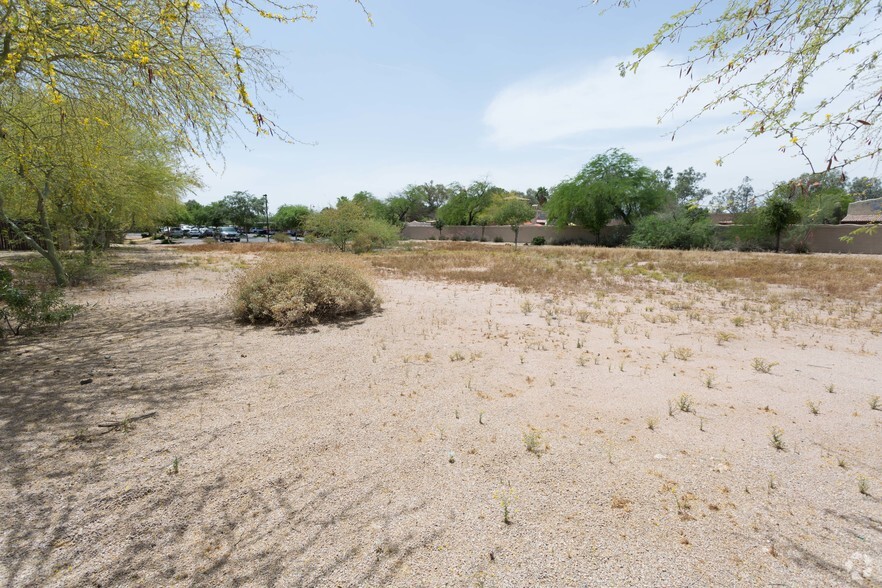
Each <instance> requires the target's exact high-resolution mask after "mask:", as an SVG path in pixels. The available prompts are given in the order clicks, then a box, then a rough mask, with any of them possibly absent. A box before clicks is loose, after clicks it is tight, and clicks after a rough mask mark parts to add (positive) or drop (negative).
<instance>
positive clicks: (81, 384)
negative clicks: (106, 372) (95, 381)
mask: <svg viewBox="0 0 882 588" xmlns="http://www.w3.org/2000/svg"><path fill="white" fill-rule="evenodd" d="M91 383H92V378H83V379H82V380H80V386H85V385H86V384H91Z"/></svg>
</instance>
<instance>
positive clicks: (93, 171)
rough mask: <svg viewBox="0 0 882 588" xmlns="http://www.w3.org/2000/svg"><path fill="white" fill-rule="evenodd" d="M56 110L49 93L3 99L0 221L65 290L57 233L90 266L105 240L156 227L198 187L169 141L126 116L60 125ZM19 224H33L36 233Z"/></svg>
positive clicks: (14, 94)
mask: <svg viewBox="0 0 882 588" xmlns="http://www.w3.org/2000/svg"><path fill="white" fill-rule="evenodd" d="M80 99H81V100H85V98H82V97H81V98H80ZM62 102H64V101H63V100H62ZM57 106H58V104H56V98H55V97H52V96H50V95H47V94H46V93H38V92H32V91H18V90H15V89H13V91H10V92H7V93H0V113H3V116H4V117H6V121H7V122H6V124H5V126H4V127H3V128H2V132H0V218H2V219H3V220H5V221H6V222H7V223H8V224H9V225H10V226H11V227H12V228H13V231H15V232H16V233H17V234H18V235H19V237H21V238H22V239H24V240H25V242H27V243H28V245H29V246H30V247H31V248H32V249H33V250H34V251H36V252H38V253H39V254H40V255H42V256H43V257H45V258H46V259H47V260H48V261H49V263H50V265H51V266H52V269H53V272H54V274H55V280H56V283H57V284H58V285H64V284H66V283H67V276H66V273H65V270H64V267H63V264H62V262H61V259H60V258H59V256H58V247H57V245H56V239H57V236H58V234H59V233H60V232H68V233H73V234H74V235H76V236H77V239H78V240H79V242H80V244H81V245H82V246H83V248H84V250H85V251H86V254H87V256H86V259H87V261H88V260H89V259H91V257H90V256H91V253H92V252H93V251H94V250H96V249H100V248H103V247H106V246H107V244H108V241H107V235H108V233H110V232H114V231H118V230H120V229H122V228H124V227H131V226H141V225H148V224H152V223H153V222H154V221H155V220H156V219H157V218H159V217H161V216H163V215H167V214H169V213H170V212H172V211H173V210H174V209H175V208H176V207H177V206H178V202H179V198H180V196H181V195H182V194H183V193H184V192H185V191H186V190H187V189H188V188H189V187H191V186H193V185H197V183H198V182H197V180H196V179H195V176H193V175H192V173H191V172H189V171H187V170H185V169H183V168H182V166H181V163H180V160H179V158H178V157H177V145H176V144H175V143H174V142H173V141H172V140H170V139H168V138H167V137H164V136H156V135H154V134H152V133H150V132H148V131H146V130H145V129H143V128H141V127H139V126H138V125H137V124H135V123H134V122H133V121H132V120H131V119H130V118H129V117H128V116H127V115H125V114H124V113H121V112H116V113H111V112H109V111H107V112H106V113H105V118H104V119H102V123H101V124H97V123H95V122H92V121H88V120H86V121H84V120H77V119H73V118H70V119H68V118H65V117H59V116H58V115H57ZM183 210H184V211H185V210H186V209H183ZM19 219H23V220H32V221H34V223H33V225H32V226H34V227H36V228H37V230H36V232H30V231H28V230H25V229H23V228H22V227H21V226H19V225H18V224H17V223H16V222H15V221H16V220H19Z"/></svg>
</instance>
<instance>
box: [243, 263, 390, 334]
mask: <svg viewBox="0 0 882 588" xmlns="http://www.w3.org/2000/svg"><path fill="white" fill-rule="evenodd" d="M368 275H369V274H368V271H367V269H366V267H365V266H364V265H362V264H360V263H358V261H357V260H354V259H352V258H351V257H348V256H344V255H334V254H327V253H325V254H323V253H306V254H303V255H300V254H298V255H296V256H295V255H290V254H288V255H273V256H268V257H267V258H266V259H264V260H263V261H262V262H261V263H260V264H259V265H257V266H255V267H254V268H252V269H249V270H248V271H246V272H245V273H243V274H242V275H240V276H239V278H238V279H237V280H236V282H235V283H234V284H233V287H232V288H231V290H230V297H231V298H232V303H233V311H234V313H235V315H236V316H237V317H238V318H240V319H242V320H247V321H250V322H252V323H260V322H271V323H275V324H277V325H280V326H286V327H287V326H295V325H303V324H314V323H318V322H321V321H328V320H334V319H337V318H343V317H351V316H356V315H360V314H366V313H370V312H373V311H375V310H377V309H379V307H380V298H379V297H378V296H377V294H376V292H375V291H374V287H373V284H372V282H371V280H370V278H369V277H368Z"/></svg>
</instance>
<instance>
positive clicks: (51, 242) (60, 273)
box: [37, 175, 67, 286]
mask: <svg viewBox="0 0 882 588" xmlns="http://www.w3.org/2000/svg"><path fill="white" fill-rule="evenodd" d="M48 198H49V176H48V175H47V176H46V180H45V181H44V182H43V189H42V191H40V192H39V194H38V197H37V212H38V213H39V215H40V228H41V229H42V230H43V240H44V241H45V243H46V249H45V253H41V255H43V257H45V258H46V259H48V260H49V263H50V265H52V271H53V272H54V273H55V283H56V284H57V285H58V286H67V274H66V273H64V267H62V265H61V260H60V259H58V252H57V251H56V250H55V236H54V235H53V234H52V228H51V227H50V226H49V217H48V216H47V215H46V200H47V199H48Z"/></svg>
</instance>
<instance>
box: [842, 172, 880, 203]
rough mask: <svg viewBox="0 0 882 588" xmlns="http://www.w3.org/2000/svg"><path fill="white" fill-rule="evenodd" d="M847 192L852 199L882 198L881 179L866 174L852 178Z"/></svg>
mask: <svg viewBox="0 0 882 588" xmlns="http://www.w3.org/2000/svg"><path fill="white" fill-rule="evenodd" d="M848 193H849V194H850V195H851V197H852V198H853V199H854V200H870V199H873V198H882V179H879V178H868V177H866V176H864V177H859V178H854V179H853V180H852V181H851V183H850V184H849V186H848Z"/></svg>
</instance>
